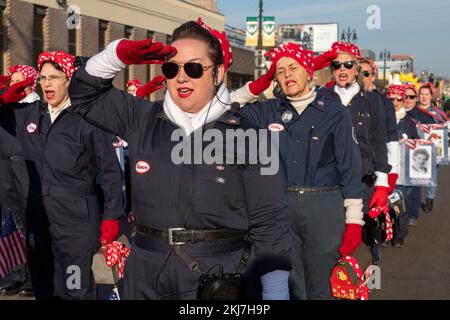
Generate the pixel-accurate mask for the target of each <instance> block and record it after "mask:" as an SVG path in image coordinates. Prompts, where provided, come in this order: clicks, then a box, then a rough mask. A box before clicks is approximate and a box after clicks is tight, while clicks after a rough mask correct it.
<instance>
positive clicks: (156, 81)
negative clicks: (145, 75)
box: [136, 75, 166, 98]
mask: <svg viewBox="0 0 450 320" xmlns="http://www.w3.org/2000/svg"><path fill="white" fill-rule="evenodd" d="M164 81H166V77H164V76H161V75H159V76H156V77H154V78H153V79H152V80H150V81H149V82H147V83H146V84H144V85H143V86H141V87H139V89H137V90H136V97H140V98H144V97H146V96H148V95H149V94H152V93H153V92H155V91H157V90H159V89H162V88H164V85H163V82H164Z"/></svg>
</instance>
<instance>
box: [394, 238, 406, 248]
mask: <svg viewBox="0 0 450 320" xmlns="http://www.w3.org/2000/svg"><path fill="white" fill-rule="evenodd" d="M404 246H405V239H403V238H399V239H395V240H394V247H395V248H403V247H404Z"/></svg>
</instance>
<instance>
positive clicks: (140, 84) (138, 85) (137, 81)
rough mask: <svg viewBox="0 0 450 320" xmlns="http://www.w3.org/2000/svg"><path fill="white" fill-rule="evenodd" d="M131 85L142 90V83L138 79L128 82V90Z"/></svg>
mask: <svg viewBox="0 0 450 320" xmlns="http://www.w3.org/2000/svg"><path fill="white" fill-rule="evenodd" d="M131 85H133V86H135V87H136V88H140V87H141V86H142V83H141V81H139V80H137V79H133V80H128V82H127V88H128V87H129V86H131Z"/></svg>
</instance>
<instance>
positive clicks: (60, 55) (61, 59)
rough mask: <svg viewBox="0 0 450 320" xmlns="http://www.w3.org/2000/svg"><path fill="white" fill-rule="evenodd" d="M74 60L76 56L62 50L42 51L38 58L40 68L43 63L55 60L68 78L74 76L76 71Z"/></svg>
mask: <svg viewBox="0 0 450 320" xmlns="http://www.w3.org/2000/svg"><path fill="white" fill-rule="evenodd" d="M74 60H75V58H74V56H72V55H71V54H68V53H67V52H64V51H61V50H58V51H49V52H42V53H41V54H40V55H39V58H38V68H39V70H40V69H41V67H42V64H44V63H45V62H48V61H53V62H55V63H57V64H58V65H59V66H60V67H61V69H62V70H63V71H64V73H65V74H66V76H67V78H69V80H70V79H71V78H72V74H73V73H74V72H75V67H74V66H73V61H74Z"/></svg>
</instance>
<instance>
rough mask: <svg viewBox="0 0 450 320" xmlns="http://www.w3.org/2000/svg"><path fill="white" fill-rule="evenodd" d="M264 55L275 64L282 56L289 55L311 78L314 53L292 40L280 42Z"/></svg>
mask: <svg viewBox="0 0 450 320" xmlns="http://www.w3.org/2000/svg"><path fill="white" fill-rule="evenodd" d="M264 56H265V57H271V58H270V61H272V63H274V64H275V65H276V64H277V62H278V61H279V60H280V59H281V58H284V57H289V58H292V59H294V60H295V61H297V62H298V63H299V64H300V65H301V66H302V67H303V68H304V69H305V70H306V72H307V73H308V74H309V76H310V77H311V79H312V78H313V74H314V53H313V52H312V51H310V50H307V49H305V48H303V47H302V46H301V45H299V44H297V43H293V42H286V43H283V44H281V45H280V46H279V47H278V48H275V49H272V50H270V51H269V52H267V53H266V54H265V55H264Z"/></svg>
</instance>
